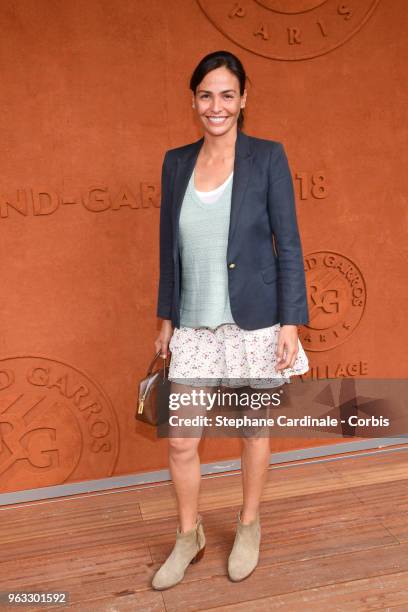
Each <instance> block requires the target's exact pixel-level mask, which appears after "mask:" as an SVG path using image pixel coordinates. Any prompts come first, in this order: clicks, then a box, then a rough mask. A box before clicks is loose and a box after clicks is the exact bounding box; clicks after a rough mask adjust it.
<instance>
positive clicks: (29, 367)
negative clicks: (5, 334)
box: [0, 356, 119, 492]
mask: <svg viewBox="0 0 408 612" xmlns="http://www.w3.org/2000/svg"><path fill="white" fill-rule="evenodd" d="M0 431H1V447H0V484H1V489H2V491H3V492H4V491H17V490H21V489H26V488H34V487H47V486H51V485H57V484H62V483H65V482H69V481H78V480H89V479H93V478H102V477H105V476H110V475H111V474H112V472H113V470H114V468H115V465H116V461H117V457H118V451H119V427H118V422H117V418H116V414H115V412H114V410H113V407H112V405H111V402H110V400H109V398H108V397H107V395H106V394H105V392H104V391H103V389H102V388H101V387H100V386H99V384H98V383H96V382H95V381H93V380H91V379H90V378H89V376H87V375H86V374H84V373H83V372H81V371H80V370H78V369H76V368H74V367H72V366H70V365H67V364H65V363H62V362H61V361H56V360H53V359H48V358H44V357H35V356H25V357H10V358H8V359H2V360H0Z"/></svg>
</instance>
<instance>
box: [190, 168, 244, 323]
mask: <svg viewBox="0 0 408 612" xmlns="http://www.w3.org/2000/svg"><path fill="white" fill-rule="evenodd" d="M231 192H232V180H228V183H227V185H226V186H225V188H224V189H223V191H222V193H221V195H220V196H219V198H218V199H217V200H216V201H215V202H211V203H210V202H206V203H204V202H203V201H202V200H201V199H200V198H199V196H198V195H197V193H196V191H195V189H194V171H193V173H192V175H191V177H190V181H189V183H188V186H187V190H186V193H185V196H184V199H183V203H182V206H181V212H180V221H179V236H180V240H179V245H180V256H181V269H182V275H181V302H180V325H183V326H186V327H217V325H221V324H222V323H235V321H234V319H233V317H232V313H231V309H230V301H229V294H228V268H227V245H228V230H229V221H230V210H231Z"/></svg>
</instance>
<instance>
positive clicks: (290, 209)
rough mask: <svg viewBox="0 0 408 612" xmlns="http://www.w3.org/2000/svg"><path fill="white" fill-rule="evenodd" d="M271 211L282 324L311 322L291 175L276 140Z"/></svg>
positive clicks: (270, 176) (271, 180)
mask: <svg viewBox="0 0 408 612" xmlns="http://www.w3.org/2000/svg"><path fill="white" fill-rule="evenodd" d="M269 164H270V165H269V186H268V210H269V216H270V220H271V226H272V232H273V234H274V238H275V246H276V252H277V256H278V300H279V302H278V308H279V321H280V324H281V325H301V324H306V323H309V311H308V305H307V289H306V277H305V271H304V262H303V252H302V245H301V241H300V236H299V228H298V223H297V218H296V206H295V194H294V188H293V181H292V175H291V172H290V168H289V163H288V159H287V156H286V152H285V149H284V146H283V144H282V143H281V142H276V143H274V146H273V147H272V150H271V155H270V159H269Z"/></svg>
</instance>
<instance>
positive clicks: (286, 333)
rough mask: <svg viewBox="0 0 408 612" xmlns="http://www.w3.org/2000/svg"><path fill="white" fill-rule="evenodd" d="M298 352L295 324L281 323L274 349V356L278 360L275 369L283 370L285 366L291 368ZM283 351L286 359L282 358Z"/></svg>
mask: <svg viewBox="0 0 408 612" xmlns="http://www.w3.org/2000/svg"><path fill="white" fill-rule="evenodd" d="M298 352H299V346H298V330H297V325H282V326H281V328H280V332H279V339H278V347H277V350H276V357H277V360H278V363H277V365H276V369H277V370H278V371H280V370H284V369H285V368H292V367H293V365H294V363H295V361H296V357H297V354H298ZM284 353H286V359H284Z"/></svg>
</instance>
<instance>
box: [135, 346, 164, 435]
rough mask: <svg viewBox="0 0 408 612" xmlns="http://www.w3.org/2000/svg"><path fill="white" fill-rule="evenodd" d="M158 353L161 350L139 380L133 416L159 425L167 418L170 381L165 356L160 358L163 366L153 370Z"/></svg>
mask: <svg viewBox="0 0 408 612" xmlns="http://www.w3.org/2000/svg"><path fill="white" fill-rule="evenodd" d="M160 354H161V350H160V351H158V352H157V353H156V355H155V357H154V358H153V361H152V362H151V364H150V366H149V368H148V370H147V374H146V376H145V378H143V380H141V381H140V382H139V393H138V402H137V410H136V414H135V418H136V419H137V420H139V421H143V422H145V423H149V424H150V425H161V424H162V423H165V422H167V421H168V418H169V395H170V384H171V381H169V379H168V374H169V366H168V364H167V358H166V359H163V358H162V360H163V367H162V368H159V369H158V370H155V371H154V372H153V366H154V364H155V362H156V360H157V359H158V358H159V355H160Z"/></svg>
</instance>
